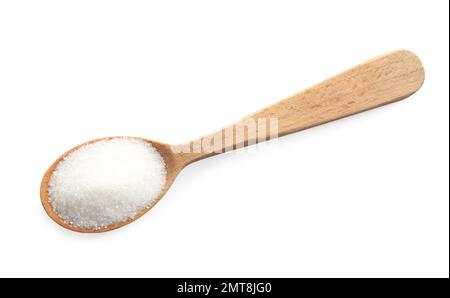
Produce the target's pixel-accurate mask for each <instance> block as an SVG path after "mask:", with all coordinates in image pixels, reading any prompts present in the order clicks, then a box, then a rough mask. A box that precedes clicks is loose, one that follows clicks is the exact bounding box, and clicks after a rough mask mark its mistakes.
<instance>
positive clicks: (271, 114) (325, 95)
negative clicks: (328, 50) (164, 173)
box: [178, 50, 424, 164]
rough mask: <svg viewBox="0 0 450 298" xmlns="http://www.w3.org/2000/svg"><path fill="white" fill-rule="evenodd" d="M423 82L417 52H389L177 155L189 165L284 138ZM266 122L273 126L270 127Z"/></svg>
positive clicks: (400, 96)
mask: <svg viewBox="0 0 450 298" xmlns="http://www.w3.org/2000/svg"><path fill="white" fill-rule="evenodd" d="M423 81H424V70H423V66H422V64H421V62H420V60H419V58H418V57H417V56H416V55H415V54H413V53H412V52H409V51H405V50H400V51H395V52H390V53H387V54H384V55H382V56H379V57H376V58H374V59H372V60H369V61H367V62H365V63H362V64H360V65H358V66H356V67H354V68H351V69H349V70H347V71H345V72H343V73H341V74H338V75H336V76H334V77H332V78H330V79H328V80H325V81H323V82H321V83H319V84H317V85H314V86H312V87H310V88H308V89H306V90H304V91H302V92H300V93H297V94H295V95H292V96H290V97H288V98H286V99H284V100H281V101H279V102H277V103H275V104H273V105H271V106H268V107H266V108H264V109H262V110H260V111H258V112H256V113H254V114H251V115H249V116H247V117H245V118H244V119H243V120H242V121H240V122H237V123H234V124H232V125H230V126H227V127H225V128H223V129H221V130H219V131H217V132H215V133H212V134H209V135H206V136H204V137H202V138H201V139H198V140H195V141H192V142H190V143H188V144H185V145H181V147H183V148H184V149H180V148H181V147H179V149H178V150H180V151H182V152H181V153H179V154H180V157H181V158H182V160H184V163H185V164H189V163H191V162H193V161H196V160H199V159H202V158H205V157H208V156H211V155H214V154H218V153H222V152H224V151H229V150H233V149H236V148H240V147H243V146H247V145H251V144H254V143H257V142H261V141H264V140H266V139H268V138H271V137H274V136H283V135H286V134H289V133H293V132H296V131H299V130H303V129H306V128H309V127H312V126H316V125H319V124H322V123H326V122H329V121H332V120H336V119H339V118H343V117H346V116H349V115H352V114H355V113H358V112H362V111H366V110H369V109H372V108H376V107H379V106H382V105H385V104H388V103H392V102H395V101H398V100H401V99H404V98H406V97H408V96H409V95H411V94H413V93H414V92H416V91H417V90H418V89H419V88H420V87H421V86H422V83H423ZM261 122H262V123H263V124H262V125H261ZM264 123H265V125H266V127H265V128H264ZM268 124H272V125H268ZM267 126H271V127H269V129H268V128H267ZM274 126H275V127H274Z"/></svg>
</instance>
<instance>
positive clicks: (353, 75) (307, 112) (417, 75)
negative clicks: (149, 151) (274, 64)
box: [40, 50, 424, 233]
mask: <svg viewBox="0 0 450 298" xmlns="http://www.w3.org/2000/svg"><path fill="white" fill-rule="evenodd" d="M423 81H424V70H423V66H422V64H421V62H420V60H419V58H418V57H417V56H416V55H415V54H413V53H411V52H409V51H404V50H400V51H395V52H391V53H387V54H385V55H382V56H380V57H377V58H374V59H372V60H369V61H367V62H365V63H363V64H360V65H358V66H356V67H354V68H352V69H350V70H347V71H345V72H343V73H341V74H339V75H337V76H335V77H332V78H330V79H328V80H326V81H324V82H322V83H319V84H317V85H315V86H313V87H311V88H309V89H306V90H305V91H303V92H300V93H297V94H295V95H293V96H291V97H288V98H286V99H284V100H282V101H280V102H278V103H275V104H273V105H271V106H269V107H267V108H265V109H262V110H260V111H258V112H256V113H254V114H252V115H249V116H247V117H245V118H244V119H243V121H248V120H252V119H261V118H265V119H267V118H275V119H277V120H278V136H283V135H286V134H289V133H292V132H296V131H299V130H302V129H306V128H309V127H312V126H315V125H319V124H322V123H325V122H328V121H332V120H336V119H339V118H342V117H346V116H349V115H352V114H355V113H358V112H362V111H366V110H368V109H372V108H376V107H379V106H382V105H385V104H388V103H391V102H395V101H398V100H401V99H403V98H406V97H408V96H409V95H411V94H413V93H414V92H416V91H417V90H418V89H419V88H420V87H421V86H422V84H423ZM240 123H242V121H241V122H239V123H235V124H232V125H230V126H228V127H225V128H223V129H222V130H219V131H218V132H217V133H215V134H210V135H207V136H205V137H203V138H201V139H199V140H197V142H196V141H193V142H191V143H188V144H186V145H184V146H178V147H176V146H171V145H168V144H163V143H158V142H155V141H151V140H148V139H142V140H144V141H146V142H149V143H151V144H152V145H153V146H154V147H155V148H156V149H157V150H158V151H159V153H160V154H161V155H162V157H163V158H164V160H165V163H166V170H167V180H166V184H165V186H164V189H163V191H162V192H161V193H160V195H159V196H158V198H157V199H156V200H154V201H153V203H152V204H151V205H150V206H148V207H147V208H146V209H144V210H142V211H141V212H140V213H139V214H137V215H136V216H134V217H133V218H131V219H129V220H127V221H125V222H120V223H116V224H113V225H110V226H108V227H104V228H102V229H98V230H94V229H81V228H78V227H76V226H72V225H70V224H68V223H66V222H64V220H63V219H62V218H61V217H60V216H59V215H58V214H57V213H56V212H55V210H54V209H53V207H52V205H51V203H50V201H49V196H48V185H49V180H50V177H51V175H52V173H53V171H54V170H55V168H56V166H57V165H58V163H59V162H60V161H61V160H62V159H63V158H64V157H65V156H67V155H68V154H70V153H71V152H73V151H74V150H76V149H77V148H79V147H80V146H84V145H86V144H89V143H94V142H97V141H101V140H108V139H111V137H110V138H102V139H96V140H92V141H89V142H86V143H84V144H81V145H79V146H77V147H75V148H73V149H71V150H69V151H68V152H66V153H64V154H63V155H62V156H61V157H60V158H58V159H57V160H56V161H55V162H54V163H53V164H52V165H51V166H50V168H49V169H48V170H47V172H46V173H45V175H44V177H43V179H42V183H41V190H40V192H41V201H42V204H43V206H44V208H45V210H46V212H47V214H48V215H49V216H50V217H51V218H52V219H53V220H54V221H55V222H56V223H58V224H59V225H61V226H63V227H64V228H67V229H70V230H73V231H77V232H83V233H99V232H106V231H111V230H114V229H117V228H120V227H122V226H124V225H127V224H129V223H131V222H132V221H135V220H136V219H138V218H139V217H141V216H142V215H144V214H145V213H146V212H147V211H148V210H150V209H151V208H152V207H153V206H154V205H155V204H156V203H157V202H158V201H159V200H160V199H161V198H162V197H163V196H164V194H165V193H166V192H167V190H168V189H169V187H170V186H171V185H172V183H173V181H174V180H175V177H176V176H177V175H178V173H180V171H181V170H182V169H183V168H184V167H186V166H187V165H188V164H190V163H192V162H194V161H197V160H200V159H203V158H206V157H209V156H212V155H214V154H218V153H221V152H224V151H227V150H233V149H236V148H240V147H242V146H246V145H249V144H253V143H255V142H256V141H257V140H255V139H254V136H250V135H249V134H247V133H245V132H244V133H242V132H241V135H239V133H238V130H237V125H240ZM230 129H231V130H232V131H233V132H236V133H235V137H231V139H227V137H226V133H225V132H226V131H230ZM217 134H219V135H225V137H224V139H223V142H222V143H223V145H220V146H219V148H218V149H219V150H215V151H214V152H211V150H201V152H196V153H190V152H177V151H179V150H173V149H174V148H178V149H180V148H190V149H193V147H194V146H195V144H202V143H203V142H204V141H205V140H208V141H209V140H211V139H212V138H213V136H215V135H217ZM265 134H266V137H267V136H268V134H269V132H266V133H265ZM259 141H260V140H259ZM203 144H205V143H203ZM216 149H217V148H216Z"/></svg>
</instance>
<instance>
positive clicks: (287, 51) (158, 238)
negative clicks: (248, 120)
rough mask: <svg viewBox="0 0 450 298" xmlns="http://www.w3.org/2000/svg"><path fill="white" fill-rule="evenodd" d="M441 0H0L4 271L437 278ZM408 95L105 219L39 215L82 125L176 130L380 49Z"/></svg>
mask: <svg viewBox="0 0 450 298" xmlns="http://www.w3.org/2000/svg"><path fill="white" fill-rule="evenodd" d="M448 25H449V15H448V1H411V0H405V1H391V0H389V1H381V0H378V1H220V2H219V1H159V2H158V4H157V3H149V1H110V0H108V1H93V0H89V1H20V0H17V1H0V102H1V105H0V129H1V135H2V140H1V144H2V145H1V155H0V175H1V176H0V178H1V188H0V200H1V205H0V206H1V207H0V276H1V277H25V276H26V277H43V276H47V277H99V276H104V277H125V276H127V277H446V276H447V277H448V274H449V182H448V179H449V136H448V133H449V131H448V130H449V110H448V109H449V84H448V81H449V60H448V55H449V43H448V34H449V32H448V31H449V30H448ZM395 49H408V50H411V51H414V52H415V53H416V54H417V55H418V56H419V57H420V58H421V60H422V62H423V64H424V66H425V71H426V81H425V84H424V86H423V87H422V89H421V90H420V91H419V92H418V93H416V94H415V95H413V96H412V97H411V98H409V99H407V100H404V101H401V102H398V103H395V104H392V105H389V106H386V107H383V108H379V109H376V110H372V111H369V112H366V113H363V114H359V115H356V116H353V117H349V118H346V119H343V120H339V121H336V122H333V123H329V124H326V125H323V126H320V127H316V128H313V129H309V130H307V131H303V132H300V133H297V134H293V135H290V136H287V137H284V138H281V139H280V140H279V141H278V142H273V143H270V144H268V145H266V146H260V147H258V148H256V149H253V150H249V151H245V150H242V151H240V152H238V153H235V154H233V153H232V154H225V155H220V156H217V157H214V158H210V159H207V160H204V161H201V162H198V163H196V164H193V165H191V166H189V167H188V168H186V169H185V170H184V171H183V172H182V173H181V175H180V176H179V177H178V179H177V181H176V182H175V183H174V185H173V187H172V188H171V190H170V191H169V192H168V193H167V195H166V196H165V198H164V199H163V200H162V201H161V202H160V203H159V204H158V205H157V206H156V207H155V208H154V209H153V210H152V211H151V212H150V213H148V214H147V215H146V216H144V217H143V218H142V219H140V220H138V221H137V222H135V223H133V224H131V225H129V226H127V227H125V228H123V229H120V230H117V231H114V232H110V233H106V234H102V235H82V234H77V233H73V232H70V231H67V230H64V229H62V228H60V227H59V226H57V225H56V224H55V223H53V222H52V221H51V220H50V219H49V218H48V217H47V215H46V214H45V212H44V210H43V209H42V207H41V204H40V200H39V185H40V182H41V178H42V175H43V174H44V172H45V170H46V169H47V167H48V166H49V165H50V164H51V163H52V162H53V161H54V160H55V159H56V158H57V157H58V156H59V155H60V154H62V153H63V152H65V151H66V150H68V149H70V148H71V147H73V146H75V145H77V144H79V143H82V142H84V141H86V140H89V139H93V138H97V137H102V136H110V135H133V136H143V137H148V138H151V139H154V140H158V141H162V142H167V143H182V142H186V141H189V140H190V139H192V138H196V137H198V136H200V135H202V134H204V133H208V132H210V131H212V130H214V129H216V128H219V127H222V126H223V125H225V124H228V123H230V122H232V121H234V120H237V119H239V118H241V117H242V116H244V115H246V114H248V113H250V112H254V111H255V110H257V109H260V108H262V107H264V106H267V105H269V104H271V103H273V102H276V101H278V100H279V99H282V98H284V97H286V96H288V95H291V94H292V93H295V92H297V91H300V90H302V89H303V88H306V87H309V86H310V85H311V84H314V83H316V82H319V81H321V80H323V79H326V78H327V77H329V76H331V75H334V74H336V73H338V72H341V71H343V70H345V69H347V68H348V67H351V66H353V65H355V64H358V63H360V62H363V61H365V60H366V59H369V58H372V57H373V56H377V55H379V54H382V53H384V52H386V51H391V50H395Z"/></svg>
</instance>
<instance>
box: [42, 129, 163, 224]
mask: <svg viewBox="0 0 450 298" xmlns="http://www.w3.org/2000/svg"><path fill="white" fill-rule="evenodd" d="M165 182H166V168H165V163H164V159H163V158H162V157H161V155H160V154H159V153H158V151H157V150H156V149H155V148H154V147H153V146H152V145H150V144H149V143H147V142H145V141H142V140H138V139H133V138H113V139H110V140H107V141H99V142H95V143H92V144H88V145H85V146H82V147H80V148H79V149H77V150H76V151H74V152H72V153H71V154H69V155H68V156H67V157H66V158H64V160H62V161H61V162H60V163H59V165H58V166H57V167H56V169H55V171H54V172H53V174H52V176H51V177H50V182H49V200H50V203H51V204H52V206H53V209H54V210H55V211H56V212H57V213H58V214H59V216H60V217H61V218H62V219H63V220H64V221H65V222H66V223H68V224H71V225H73V226H76V227H79V228H83V229H100V228H103V227H106V226H109V225H112V224H115V223H120V222H123V221H126V220H127V219H130V218H132V217H134V216H135V215H136V214H138V213H139V212H140V211H142V210H143V209H145V208H146V207H148V206H149V205H150V204H151V203H152V202H153V201H154V200H155V199H156V198H157V196H158V195H159V194H160V193H161V191H162V189H163V187H164V184H165Z"/></svg>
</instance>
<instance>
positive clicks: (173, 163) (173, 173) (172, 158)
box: [40, 137, 187, 233]
mask: <svg viewBox="0 0 450 298" xmlns="http://www.w3.org/2000/svg"><path fill="white" fill-rule="evenodd" d="M115 138H130V139H138V140H141V141H144V142H147V143H149V144H150V145H152V146H153V147H154V148H155V149H156V150H157V151H158V152H159V154H160V155H161V157H162V158H163V160H164V163H165V165H166V173H167V174H166V183H165V185H164V188H163V189H162V191H161V192H160V194H159V195H158V196H157V197H156V198H155V199H154V200H153V201H152V202H151V204H150V205H148V206H147V207H146V208H144V209H143V210H141V211H140V212H139V213H138V214H136V215H135V216H134V217H133V218H130V219H128V220H126V221H122V222H119V223H116V224H112V225H109V226H107V227H102V228H99V229H84V228H80V227H77V226H74V225H71V224H69V223H67V222H66V221H64V219H63V218H61V216H60V215H59V214H58V213H57V212H56V211H55V209H54V208H53V206H52V204H51V202H50V199H49V192H48V188H49V182H50V178H51V176H52V174H53V172H54V171H55V169H56V167H57V166H58V164H59V163H60V162H61V161H62V160H64V158H65V157H67V156H68V155H70V154H71V153H72V152H74V151H75V150H77V149H79V148H81V147H84V146H86V145H89V144H93V143H96V142H100V141H109V140H111V139H115ZM181 157H182V155H177V154H175V153H173V150H172V149H171V146H170V145H168V144H163V143H159V142H155V141H152V140H148V139H144V138H138V137H106V138H99V139H94V140H90V141H87V142H85V143H83V144H80V145H77V146H75V147H73V148H72V149H70V150H69V151H67V152H66V153H64V154H63V155H61V156H60V157H59V158H58V159H57V160H56V161H55V162H54V163H53V164H52V165H51V166H50V167H49V168H48V170H47V171H46V172H45V174H44V177H43V179H42V182H41V189H40V194H41V202H42V205H43V207H44V209H45V211H46V212H47V214H48V216H49V217H50V218H51V219H53V220H54V221H55V222H56V223H57V224H59V225H60V226H62V227H64V228H66V229H69V230H72V231H75V232H80V233H102V232H107V231H112V230H115V229H118V228H120V227H123V226H125V225H127V224H129V223H131V222H133V221H135V220H136V219H138V218H140V217H141V216H142V215H144V214H145V213H147V212H148V211H149V210H150V209H151V208H152V207H153V206H155V205H156V203H158V202H159V200H161V198H162V197H163V196H164V195H165V194H166V192H167V191H168V190H169V188H170V186H171V185H172V183H173V181H174V180H175V178H176V177H177V176H178V174H179V173H180V171H181V170H182V169H183V168H184V166H185V165H187V163H186V161H187V160H186V159H183V158H181Z"/></svg>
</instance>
